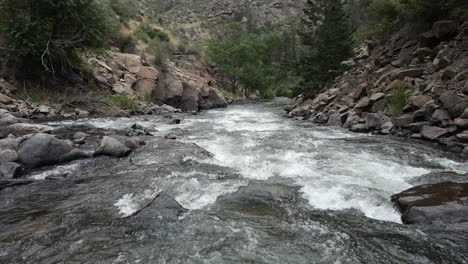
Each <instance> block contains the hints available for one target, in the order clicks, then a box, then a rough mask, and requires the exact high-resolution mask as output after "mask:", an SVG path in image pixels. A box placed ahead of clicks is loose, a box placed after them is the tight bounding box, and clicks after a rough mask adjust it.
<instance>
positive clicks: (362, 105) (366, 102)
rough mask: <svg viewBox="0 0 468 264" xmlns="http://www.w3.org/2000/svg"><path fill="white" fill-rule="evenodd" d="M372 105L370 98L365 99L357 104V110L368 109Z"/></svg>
mask: <svg viewBox="0 0 468 264" xmlns="http://www.w3.org/2000/svg"><path fill="white" fill-rule="evenodd" d="M370 104H371V100H370V98H369V97H364V98H362V99H361V100H359V102H358V103H357V104H356V106H355V108H356V109H363V108H366V107H368V106H369V105H370Z"/></svg>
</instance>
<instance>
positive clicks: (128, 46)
mask: <svg viewBox="0 0 468 264" xmlns="http://www.w3.org/2000/svg"><path fill="white" fill-rule="evenodd" d="M111 42H112V45H113V46H115V47H117V48H118V49H119V50H120V51H121V52H123V53H133V54H134V53H135V52H136V46H137V42H136V40H135V38H133V37H132V36H131V35H125V34H122V33H117V34H116V35H114V36H113V37H112V39H111Z"/></svg>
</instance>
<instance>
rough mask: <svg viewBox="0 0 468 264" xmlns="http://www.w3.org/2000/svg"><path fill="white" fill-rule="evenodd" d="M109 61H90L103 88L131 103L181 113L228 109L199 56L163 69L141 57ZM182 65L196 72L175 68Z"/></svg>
mask: <svg viewBox="0 0 468 264" xmlns="http://www.w3.org/2000/svg"><path fill="white" fill-rule="evenodd" d="M111 55H112V56H111V57H110V58H109V57H107V58H104V57H99V58H91V59H89V62H90V63H91V64H92V65H93V66H94V67H93V68H94V76H95V79H96V81H97V83H98V84H99V85H100V86H102V87H103V88H108V89H111V90H112V91H113V92H114V93H116V94H122V95H125V96H127V97H129V98H131V99H135V98H140V99H143V98H144V99H145V100H148V99H150V100H153V101H154V103H156V104H158V105H163V104H167V105H170V106H173V107H175V108H177V109H181V110H182V111H187V112H192V111H199V110H202V109H211V108H216V107H225V106H226V105H227V101H226V99H225V98H224V96H223V95H222V94H221V93H220V92H219V90H218V87H217V85H216V81H215V79H214V78H213V77H212V76H211V75H210V73H208V68H209V66H208V64H207V63H206V62H204V61H203V60H202V59H201V58H199V57H196V56H183V58H180V56H182V55H179V57H176V58H174V62H171V63H167V64H166V65H165V66H164V67H160V66H147V65H149V64H148V63H147V62H146V61H145V60H143V59H142V58H141V57H140V56H137V55H133V54H122V53H113V54H111ZM181 61H183V63H184V64H188V65H189V66H187V68H188V67H190V68H193V69H194V70H185V69H182V68H179V67H177V66H176V64H180V63H182V62H181Z"/></svg>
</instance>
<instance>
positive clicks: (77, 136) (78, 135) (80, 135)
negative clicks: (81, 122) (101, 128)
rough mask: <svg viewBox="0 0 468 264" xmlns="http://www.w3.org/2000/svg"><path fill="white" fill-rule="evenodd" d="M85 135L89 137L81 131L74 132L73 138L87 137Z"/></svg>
mask: <svg viewBox="0 0 468 264" xmlns="http://www.w3.org/2000/svg"><path fill="white" fill-rule="evenodd" d="M87 137H89V135H88V134H86V133H83V132H76V133H75V134H74V135H73V139H82V138H87Z"/></svg>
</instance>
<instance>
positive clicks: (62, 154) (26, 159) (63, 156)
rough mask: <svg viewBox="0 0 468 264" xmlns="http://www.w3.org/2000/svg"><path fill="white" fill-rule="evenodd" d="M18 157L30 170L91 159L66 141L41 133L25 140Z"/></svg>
mask: <svg viewBox="0 0 468 264" xmlns="http://www.w3.org/2000/svg"><path fill="white" fill-rule="evenodd" d="M18 156H19V159H18V160H19V162H20V163H22V164H23V165H24V166H25V167H26V168H30V169H32V168H38V167H42V166H47V165H55V164H60V163H64V162H68V161H72V160H76V159H85V158H90V157H91V156H90V155H89V154H86V153H84V152H83V151H81V150H79V149H76V148H74V147H73V146H71V144H69V143H67V142H66V141H64V140H60V139H58V138H56V137H54V136H52V135H49V134H43V133H39V134H36V135H34V136H33V137H31V138H30V139H28V140H26V141H25V142H24V143H23V144H22V145H21V148H20V150H19V151H18Z"/></svg>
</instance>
